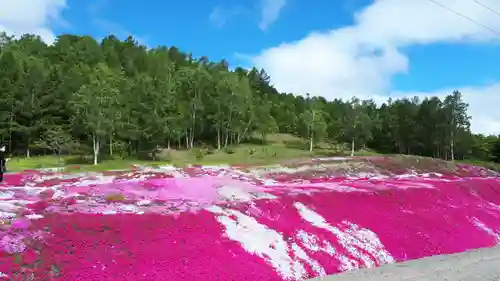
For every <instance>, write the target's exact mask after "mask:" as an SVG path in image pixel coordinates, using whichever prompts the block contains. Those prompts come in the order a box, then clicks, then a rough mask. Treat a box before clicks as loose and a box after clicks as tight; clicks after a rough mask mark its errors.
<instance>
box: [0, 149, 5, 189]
mask: <svg viewBox="0 0 500 281" xmlns="http://www.w3.org/2000/svg"><path fill="white" fill-rule="evenodd" d="M3 173H5V146H2V147H0V182H3Z"/></svg>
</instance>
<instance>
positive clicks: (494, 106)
mask: <svg viewBox="0 0 500 281" xmlns="http://www.w3.org/2000/svg"><path fill="white" fill-rule="evenodd" d="M454 90H458V91H460V92H461V93H462V96H463V98H464V100H465V101H466V102H467V103H468V104H469V114H471V115H472V123H471V127H472V128H471V129H472V131H474V132H480V133H486V134H490V133H491V134H500V110H498V105H500V83H495V84H491V85H486V86H483V87H457V88H448V89H441V90H438V91H435V92H392V93H391V96H392V97H401V96H407V97H413V96H418V97H420V98H424V97H428V96H437V97H440V98H442V99H444V97H446V96H447V95H449V94H450V93H452V92H453V91H454Z"/></svg>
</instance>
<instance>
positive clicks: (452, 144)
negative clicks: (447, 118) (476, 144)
mask: <svg viewBox="0 0 500 281" xmlns="http://www.w3.org/2000/svg"><path fill="white" fill-rule="evenodd" d="M450 152H451V161H455V141H454V134H453V131H451V142H450Z"/></svg>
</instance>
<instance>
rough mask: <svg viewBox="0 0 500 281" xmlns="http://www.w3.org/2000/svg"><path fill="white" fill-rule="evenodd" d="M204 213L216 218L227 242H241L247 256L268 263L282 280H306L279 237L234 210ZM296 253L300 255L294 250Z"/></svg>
mask: <svg viewBox="0 0 500 281" xmlns="http://www.w3.org/2000/svg"><path fill="white" fill-rule="evenodd" d="M207 210H208V211H210V212H212V213H214V214H215V215H216V218H217V220H218V221H219V222H220V223H221V224H222V225H223V226H224V227H225V231H226V235H227V236H228V237H229V238H230V239H232V240H234V241H238V242H240V243H241V246H242V247H243V248H244V249H245V250H246V251H247V252H249V253H253V254H255V255H257V256H259V257H260V258H262V259H264V260H266V261H267V262H268V263H270V264H271V265H272V266H273V268H274V269H275V270H276V271H277V272H278V274H280V275H281V276H282V277H283V279H285V280H301V279H305V278H307V277H308V276H307V272H306V269H305V268H304V266H303V265H302V263H300V262H299V261H296V260H293V259H292V258H291V257H290V247H289V246H288V244H287V242H286V241H285V240H284V238H283V236H282V235H281V233H279V232H277V231H275V230H273V229H270V228H268V227H267V226H266V225H263V224H260V223H259V222H257V221H256V220H255V219H254V218H252V217H249V216H247V215H245V214H242V213H240V212H238V211H236V210H231V209H226V208H224V209H223V208H221V207H218V206H211V207H209V208H207ZM232 217H236V219H233V218H232ZM295 250H297V251H299V252H300V250H298V249H297V248H296V249H295Z"/></svg>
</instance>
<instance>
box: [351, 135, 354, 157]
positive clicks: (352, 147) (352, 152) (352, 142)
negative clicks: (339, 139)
mask: <svg viewBox="0 0 500 281" xmlns="http://www.w3.org/2000/svg"><path fill="white" fill-rule="evenodd" d="M351 156H354V138H352V141H351Z"/></svg>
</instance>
